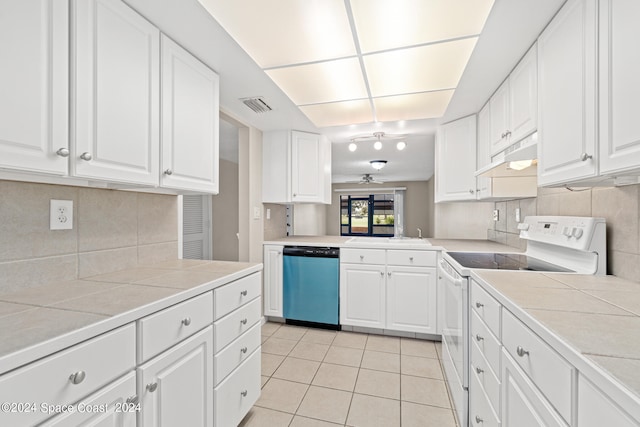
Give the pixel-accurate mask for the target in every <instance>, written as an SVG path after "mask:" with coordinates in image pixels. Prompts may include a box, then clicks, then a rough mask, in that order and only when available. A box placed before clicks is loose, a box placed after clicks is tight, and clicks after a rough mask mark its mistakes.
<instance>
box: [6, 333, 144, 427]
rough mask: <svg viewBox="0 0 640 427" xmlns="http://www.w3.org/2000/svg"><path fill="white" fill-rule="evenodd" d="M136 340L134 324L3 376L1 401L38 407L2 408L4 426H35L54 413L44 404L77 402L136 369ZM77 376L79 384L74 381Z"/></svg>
mask: <svg viewBox="0 0 640 427" xmlns="http://www.w3.org/2000/svg"><path fill="white" fill-rule="evenodd" d="M135 343H136V329H135V326H134V325H133V324H130V325H127V326H123V327H122V328H119V329H117V330H115V331H112V332H109V333H106V334H103V335H100V336H99V337H96V338H93V339H91V340H88V341H85V342H83V343H80V344H77V345H75V346H73V347H71V348H68V349H67V350H63V351H61V352H58V353H56V354H53V355H51V356H49V357H46V358H44V359H42V360H39V361H37V362H34V363H31V364H29V365H27V366H25V367H23V368H20V369H17V370H15V371H12V372H10V373H8V374H5V375H3V376H2V377H0V402H15V403H25V402H34V403H35V404H36V405H37V408H36V410H35V411H33V412H25V413H14V412H4V411H2V412H0V425H2V426H18V425H33V424H36V423H38V422H41V421H44V420H45V419H46V418H49V417H50V416H51V414H47V413H45V411H43V410H42V409H41V407H40V405H41V404H43V403H44V404H46V405H66V404H71V403H75V402H77V401H78V400H80V399H81V398H83V397H85V396H88V395H89V394H91V393H93V392H95V391H97V390H98V389H99V388H101V387H103V386H105V385H106V384H108V383H110V382H112V381H113V380H115V379H116V378H118V377H120V376H122V375H124V374H125V373H127V372H128V371H132V370H133V368H134V367H135V364H136V344H135ZM81 372H83V373H84V379H83V380H81V377H82V374H81ZM74 374H76V375H75V377H74ZM73 378H75V380H76V382H77V384H74V383H73V382H72V379H73Z"/></svg>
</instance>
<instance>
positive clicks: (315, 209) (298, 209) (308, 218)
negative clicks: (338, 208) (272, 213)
mask: <svg viewBox="0 0 640 427" xmlns="http://www.w3.org/2000/svg"><path fill="white" fill-rule="evenodd" d="M336 221H338V220H336ZM293 234H294V235H295V236H324V235H326V234H327V206H326V205H315V204H308V205H307V204H303V205H294V207H293Z"/></svg>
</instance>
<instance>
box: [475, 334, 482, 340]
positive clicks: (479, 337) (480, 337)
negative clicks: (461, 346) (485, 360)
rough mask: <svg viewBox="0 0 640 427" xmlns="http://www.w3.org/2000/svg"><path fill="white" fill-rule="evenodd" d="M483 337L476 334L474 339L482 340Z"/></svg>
mask: <svg viewBox="0 0 640 427" xmlns="http://www.w3.org/2000/svg"><path fill="white" fill-rule="evenodd" d="M483 339H484V337H483V336H480V334H476V341H482V340H483Z"/></svg>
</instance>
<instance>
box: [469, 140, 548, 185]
mask: <svg viewBox="0 0 640 427" xmlns="http://www.w3.org/2000/svg"><path fill="white" fill-rule="evenodd" d="M537 159H538V133H537V132H534V133H532V134H531V135H529V136H528V137H526V138H524V139H522V140H520V141H518V142H516V143H515V144H513V145H511V146H509V147H508V148H506V149H505V150H504V151H502V152H500V153H498V154H496V155H495V156H493V157H492V158H491V163H490V164H488V165H487V166H485V167H483V168H482V169H478V170H477V171H476V176H486V177H490V178H496V177H511V176H537V174H538V168H537V167H536V164H537ZM522 161H531V166H529V167H525V168H524V169H521V170H518V169H515V167H516V165H515V164H512V162H522ZM524 164H525V165H526V162H524ZM512 166H513V167H512Z"/></svg>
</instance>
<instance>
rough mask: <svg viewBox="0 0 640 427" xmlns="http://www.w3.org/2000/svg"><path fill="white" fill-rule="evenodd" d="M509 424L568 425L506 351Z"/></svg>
mask: <svg viewBox="0 0 640 427" xmlns="http://www.w3.org/2000/svg"><path fill="white" fill-rule="evenodd" d="M501 419H502V422H503V425H505V426H518V427H566V426H567V424H566V423H565V422H564V421H563V420H562V418H561V417H560V416H559V415H558V413H557V412H556V411H555V410H554V409H553V407H552V406H551V405H550V404H549V402H548V401H547V400H546V399H545V398H544V396H543V395H542V394H541V393H540V392H539V391H538V389H537V388H536V386H535V385H534V384H533V383H532V382H531V380H529V378H528V377H527V375H526V374H525V373H524V372H523V371H522V369H520V368H519V367H518V364H517V363H515V361H514V360H513V358H512V357H511V356H510V355H509V353H508V352H507V351H506V350H504V349H503V351H502V410H501Z"/></svg>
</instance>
